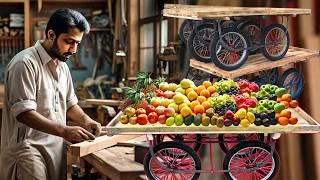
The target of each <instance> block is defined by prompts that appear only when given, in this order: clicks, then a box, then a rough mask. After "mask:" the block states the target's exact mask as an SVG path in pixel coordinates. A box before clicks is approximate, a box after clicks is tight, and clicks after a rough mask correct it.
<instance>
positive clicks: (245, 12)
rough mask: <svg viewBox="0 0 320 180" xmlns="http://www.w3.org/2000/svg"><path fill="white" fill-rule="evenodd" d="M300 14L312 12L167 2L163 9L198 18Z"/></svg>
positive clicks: (179, 16)
mask: <svg viewBox="0 0 320 180" xmlns="http://www.w3.org/2000/svg"><path fill="white" fill-rule="evenodd" d="M298 14H301V15H302V14H311V9H301V8H269V7H226V6H204V5H203V6H200V5H181V4H165V6H164V10H163V16H167V17H176V18H185V19H197V20H201V19H210V18H211V19H217V18H228V17H234V16H270V15H279V16H280V15H282V16H288V15H291V16H296V15H298Z"/></svg>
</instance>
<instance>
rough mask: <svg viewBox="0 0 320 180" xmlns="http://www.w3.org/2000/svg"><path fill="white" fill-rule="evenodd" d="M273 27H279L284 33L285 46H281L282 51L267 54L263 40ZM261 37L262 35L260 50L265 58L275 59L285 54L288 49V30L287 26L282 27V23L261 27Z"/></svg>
mask: <svg viewBox="0 0 320 180" xmlns="http://www.w3.org/2000/svg"><path fill="white" fill-rule="evenodd" d="M273 29H281V30H282V31H283V32H284V33H285V37H286V39H287V41H286V44H285V47H284V48H283V50H282V52H281V53H280V54H279V55H277V56H274V55H271V54H269V53H268V51H267V49H266V42H265V41H266V36H267V35H268V33H269V32H270V31H272V30H273ZM261 37H262V38H261V44H262V45H263V47H261V48H260V51H261V52H262V54H263V55H264V56H265V57H266V58H267V59H269V60H271V61H277V60H279V59H281V58H283V57H284V56H285V55H286V54H287V52H288V49H289V45H290V37H289V32H288V30H287V28H286V27H284V26H283V25H282V24H271V25H269V26H267V27H266V28H264V29H263V31H262V35H261Z"/></svg>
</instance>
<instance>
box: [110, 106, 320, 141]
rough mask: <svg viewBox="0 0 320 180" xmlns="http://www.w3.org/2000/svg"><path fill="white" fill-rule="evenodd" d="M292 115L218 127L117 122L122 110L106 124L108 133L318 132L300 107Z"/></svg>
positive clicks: (312, 120)
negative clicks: (293, 120) (289, 120)
mask: <svg viewBox="0 0 320 180" xmlns="http://www.w3.org/2000/svg"><path fill="white" fill-rule="evenodd" d="M290 111H291V112H292V114H293V116H296V117H297V118H298V124H296V125H287V126H281V125H274V126H270V127H264V126H255V125H253V124H251V125H250V126H249V127H247V128H244V127H241V126H229V127H223V128H218V127H217V126H211V125H209V126H202V125H200V126H195V125H193V124H192V125H190V126H186V125H182V126H175V125H173V126H166V125H163V124H160V123H156V124H147V125H143V126H142V125H131V124H121V123H120V122H119V119H120V116H121V115H122V112H120V113H118V114H117V116H116V117H115V118H114V119H113V120H112V121H111V122H110V123H109V124H108V125H107V127H106V128H107V131H108V133H109V134H110V135H114V134H184V133H192V134H222V133H223V134H224V133H318V132H320V124H319V123H318V122H317V121H315V120H314V119H313V118H312V117H310V116H309V115H308V114H307V113H306V112H304V111H303V110H302V109H301V108H295V109H290Z"/></svg>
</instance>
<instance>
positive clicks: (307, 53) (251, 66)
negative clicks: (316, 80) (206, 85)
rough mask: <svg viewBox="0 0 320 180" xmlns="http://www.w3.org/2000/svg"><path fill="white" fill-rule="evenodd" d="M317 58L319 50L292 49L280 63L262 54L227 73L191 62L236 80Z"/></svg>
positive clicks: (208, 71) (211, 64)
mask: <svg viewBox="0 0 320 180" xmlns="http://www.w3.org/2000/svg"><path fill="white" fill-rule="evenodd" d="M316 56H319V51H318V50H310V49H303V48H298V47H290V48H289V50H288V52H287V54H286V56H285V57H284V58H282V59H280V60H278V61H270V60H268V59H267V58H265V57H264V56H263V55H262V54H257V55H250V56H249V57H248V60H247V61H246V62H245V64H244V65H242V66H241V67H240V68H239V69H236V70H233V71H225V70H223V69H220V68H219V67H217V66H215V65H214V63H204V62H200V61H197V60H194V59H191V60H190V66H191V67H193V68H196V69H199V70H201V71H204V72H207V73H209V74H213V75H216V76H219V77H224V78H230V79H234V78H236V77H240V76H242V75H247V74H251V73H255V72H259V71H263V70H267V69H272V68H275V67H280V66H284V65H286V64H289V63H296V62H299V61H305V60H308V59H310V58H312V57H316Z"/></svg>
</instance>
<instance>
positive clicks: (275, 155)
mask: <svg viewBox="0 0 320 180" xmlns="http://www.w3.org/2000/svg"><path fill="white" fill-rule="evenodd" d="M248 147H258V148H262V149H265V150H266V151H268V152H269V153H271V146H269V145H267V144H264V143H262V142H259V141H248V142H242V143H239V144H237V145H236V146H234V147H233V148H231V149H230V151H229V152H228V153H227V154H226V156H225V158H224V161H223V169H224V170H229V169H230V168H229V162H230V160H231V158H232V157H233V156H234V154H236V153H237V152H238V151H240V150H242V149H245V148H248ZM272 159H273V160H274V163H275V167H274V170H273V172H272V174H271V175H270V177H269V178H268V179H270V180H271V179H272V178H273V177H274V176H275V175H276V174H277V173H278V171H279V168H280V158H279V155H278V152H277V151H276V150H274V153H273V156H272ZM224 174H225V177H226V179H228V180H233V178H232V177H231V176H230V174H229V172H225V173H224Z"/></svg>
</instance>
